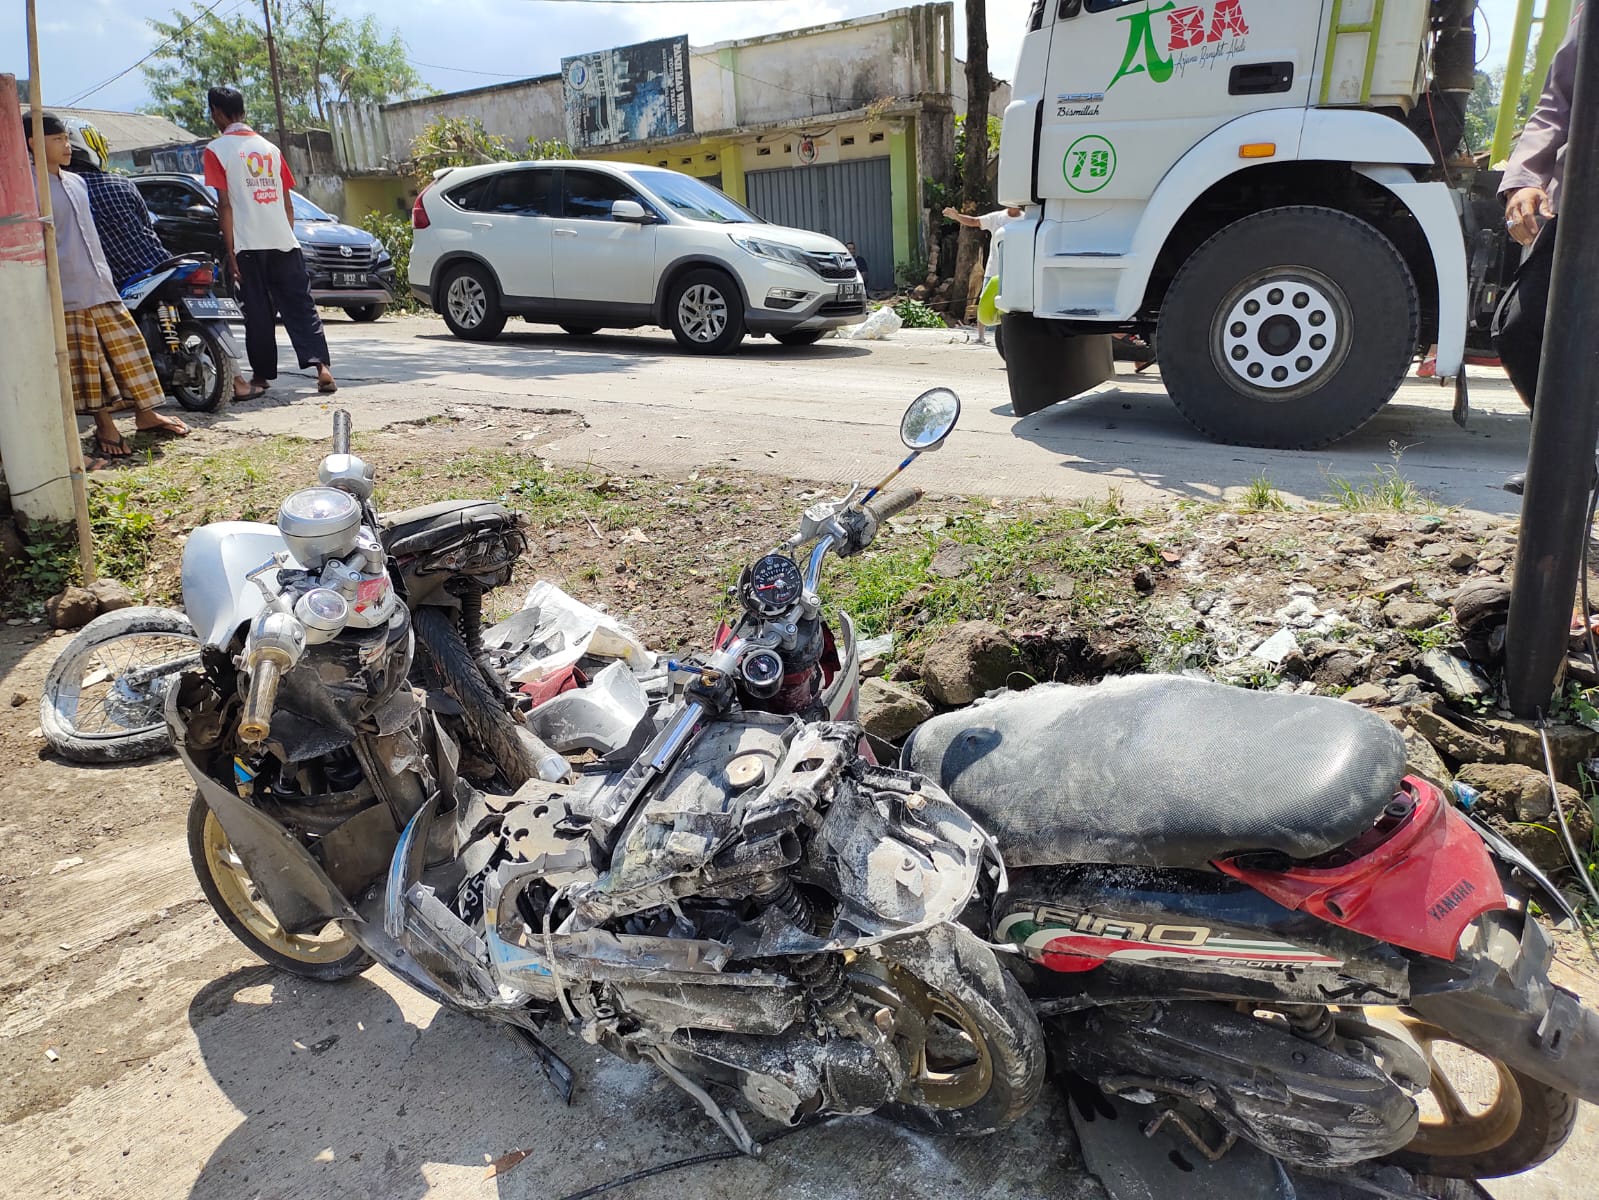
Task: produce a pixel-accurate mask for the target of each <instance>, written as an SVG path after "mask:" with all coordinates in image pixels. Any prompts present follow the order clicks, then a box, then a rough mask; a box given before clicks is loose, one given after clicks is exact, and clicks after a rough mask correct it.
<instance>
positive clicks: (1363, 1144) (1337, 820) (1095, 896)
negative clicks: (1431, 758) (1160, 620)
mask: <svg viewBox="0 0 1599 1200" xmlns="http://www.w3.org/2000/svg"><path fill="white" fill-rule="evenodd" d="M901 763H902V765H903V766H905V767H906V768H907V769H909V770H911V771H914V772H918V773H922V774H925V775H927V776H928V777H929V778H930V779H933V780H936V781H937V782H938V784H939V785H940V786H941V787H942V788H944V790H945V791H946V792H947V793H948V794H949V795H950V797H951V798H952V799H953V800H954V801H955V803H956V804H958V805H960V806H961V808H962V809H964V810H965V811H967V812H969V813H971V814H973V815H974V816H975V817H976V818H977V820H978V821H979V822H981V823H982V824H983V825H984V826H985V827H986V828H987V829H988V830H989V831H990V833H991V834H992V835H993V836H994V837H995V839H996V840H997V842H998V843H999V847H1000V851H1001V853H1002V854H1003V856H1004V859H1005V862H1006V864H1007V866H1008V867H1009V869H1010V875H1009V878H1008V884H1007V883H1004V882H1002V883H1001V884H1000V885H997V886H995V887H994V888H991V889H990V890H989V892H988V894H987V895H986V896H985V901H986V903H987V904H988V906H989V921H990V923H991V927H992V929H993V932H994V936H995V938H996V940H998V941H1003V942H1010V943H1012V944H1014V945H1016V946H1017V947H1018V948H1019V950H1020V951H1021V952H1022V955H1023V959H1022V961H1021V963H1020V964H1018V965H1019V970H1018V974H1019V975H1020V976H1021V978H1022V979H1023V980H1024V982H1025V985H1026V988H1027V991H1028V993H1029V995H1030V996H1031V997H1032V998H1033V999H1034V1001H1035V1002H1036V1003H1037V1006H1038V1011H1039V1012H1040V1014H1041V1015H1042V1016H1044V1017H1046V1018H1047V1019H1048V1032H1049V1033H1050V1035H1051V1038H1050V1044H1051V1048H1052V1051H1053V1053H1054V1054H1056V1055H1057V1056H1058V1058H1059V1060H1060V1063H1061V1064H1062V1066H1064V1067H1065V1068H1066V1069H1067V1070H1069V1071H1071V1072H1073V1073H1075V1074H1076V1075H1078V1076H1081V1077H1083V1078H1085V1079H1087V1080H1089V1081H1091V1084H1092V1085H1097V1086H1098V1087H1099V1088H1100V1089H1103V1091H1104V1092H1106V1093H1108V1094H1109V1095H1112V1096H1119V1097H1122V1098H1123V1099H1126V1100H1130V1101H1132V1102H1134V1103H1136V1104H1139V1105H1144V1106H1147V1107H1148V1109H1149V1112H1150V1115H1151V1125H1152V1126H1153V1127H1160V1126H1164V1125H1170V1126H1171V1127H1172V1128H1173V1129H1174V1130H1176V1131H1180V1132H1181V1133H1182V1134H1183V1135H1186V1136H1187V1137H1188V1138H1189V1139H1190V1140H1191V1141H1192V1142H1193V1143H1194V1145H1195V1147H1196V1148H1197V1149H1198V1150H1199V1151H1200V1152H1201V1153H1202V1154H1204V1155H1206V1156H1207V1157H1211V1158H1214V1157H1216V1156H1217V1155H1219V1154H1220V1153H1222V1152H1223V1151H1225V1150H1226V1148H1227V1147H1228V1146H1230V1145H1231V1144H1232V1143H1233V1142H1234V1141H1235V1140H1238V1139H1241V1140H1243V1141H1246V1142H1251V1143H1253V1144H1255V1145H1256V1146H1259V1147H1261V1148H1262V1149H1264V1150H1266V1151H1267V1152H1268V1153H1270V1154H1272V1155H1275V1156H1276V1157H1278V1158H1281V1159H1284V1160H1287V1161H1288V1162H1290V1163H1298V1164H1303V1165H1308V1166H1312V1167H1321V1168H1326V1167H1336V1166H1340V1165H1346V1164H1353V1163H1358V1162H1362V1161H1367V1160H1373V1159H1384V1158H1386V1159H1388V1160H1390V1161H1394V1162H1397V1163H1399V1164H1400V1165H1402V1166H1405V1167H1408V1168H1410V1169H1412V1170H1415V1171H1418V1172H1420V1173H1422V1174H1426V1175H1436V1176H1445V1177H1455V1178H1488V1177H1494V1176H1500V1175H1509V1174H1514V1173H1516V1172H1520V1171H1524V1170H1527V1169H1528V1168H1530V1167H1532V1166H1534V1165H1536V1164H1537V1163H1539V1162H1542V1161H1543V1160H1545V1159H1547V1158H1548V1157H1550V1156H1551V1155H1553V1154H1554V1153H1555V1152H1556V1151H1557V1150H1558V1149H1559V1148H1560V1146H1561V1145H1562V1143H1564V1142H1565V1140H1566V1139H1567V1137H1568V1136H1569V1135H1570V1134H1571V1131H1572V1127H1573V1124H1574V1123H1575V1120H1576V1116H1577V1099H1578V1098H1581V1099H1585V1100H1589V1101H1599V1014H1595V1013H1594V1012H1593V1011H1592V1010H1590V1009H1587V1008H1584V1007H1583V1006H1582V1004H1581V1003H1580V1002H1579V1001H1578V999H1577V997H1575V996H1574V995H1572V994H1571V993H1570V992H1568V991H1566V990H1564V989H1562V988H1559V987H1556V986H1555V985H1553V984H1552V983H1550V981H1549V976H1548V968H1549V963H1550V957H1551V946H1550V940H1549V936H1548V935H1547V934H1546V933H1545V932H1544V929H1543V927H1542V926H1541V925H1540V924H1539V922H1538V921H1537V920H1536V919H1534V917H1533V915H1532V914H1533V912H1534V910H1535V908H1542V910H1543V911H1545V912H1547V913H1551V914H1564V915H1566V916H1567V917H1570V918H1571V919H1572V920H1573V921H1575V919H1576V918H1575V914H1573V913H1572V911H1571V909H1570V906H1569V905H1568V904H1567V902H1566V900H1565V899H1564V897H1562V896H1561V894H1560V892H1559V891H1558V890H1557V889H1556V888H1555V887H1554V886H1553V885H1552V884H1550V882H1549V881H1548V880H1547V879H1546V878H1545V877H1544V876H1543V875H1542V874H1540V873H1539V871H1538V870H1537V868H1536V867H1534V866H1533V865H1532V863H1530V862H1529V861H1528V860H1527V859H1526V858H1525V857H1524V856H1523V855H1522V854H1521V853H1519V852H1518V851H1517V850H1516V849H1515V848H1514V847H1512V846H1511V845H1509V844H1508V843H1507V842H1505V841H1504V840H1502V839H1501V838H1499V837H1498V836H1497V835H1495V834H1494V833H1492V832H1491V831H1490V830H1489V829H1487V828H1486V827H1485V826H1483V825H1480V824H1478V823H1477V822H1475V821H1474V820H1472V819H1471V818H1470V817H1469V816H1468V815H1466V814H1465V813H1462V812H1461V811H1460V810H1458V809H1456V808H1454V807H1452V806H1451V805H1450V804H1449V803H1448V802H1447V801H1446V800H1445V798H1444V797H1443V795H1442V794H1441V793H1440V792H1439V790H1438V789H1437V788H1435V787H1434V786H1433V785H1431V784H1429V783H1427V782H1426V781H1424V780H1422V779H1418V778H1416V777H1414V776H1407V775H1405V773H1404V768H1405V746H1404V743H1403V741H1402V740H1401V739H1400V737H1399V735H1398V734H1397V733H1396V732H1395V731H1394V729H1393V728H1392V727H1391V726H1389V725H1388V724H1387V722H1385V721H1383V720H1382V719H1381V718H1380V717H1378V716H1376V715H1375V714H1373V713H1370V712H1367V711H1366V710H1363V709H1360V708H1357V707H1355V706H1354V705H1351V704H1346V703H1344V702H1342V701H1338V700H1331V699H1325V698H1315V697H1304V696H1282V695H1276V694H1268V693H1257V692H1250V691H1245V690H1241V689H1236V688H1230V687H1226V686H1223V685H1220V684H1215V683H1210V682H1206V681H1199V680H1193V679H1186V678H1167V677H1159V676H1140V677H1132V678H1127V679H1120V680H1115V681H1111V682H1106V683H1103V684H1100V685H1097V686H1094V687H1065V686H1055V685H1052V686H1046V687H1041V688H1034V689H1032V690H1030V691H1027V692H1025V693H1012V694H1008V695H1005V696H1003V697H1001V698H998V699H995V700H991V701H988V702H983V703H980V704H979V705H978V706H977V707H975V708H971V709H965V710H962V711H960V712H956V713H951V714H948V715H946V716H942V717H937V718H934V719H933V720H932V721H930V722H928V723H927V724H925V725H923V726H922V727H921V728H920V729H919V730H917V731H916V732H915V733H914V734H913V735H912V737H911V739H910V741H909V742H908V743H907V745H906V746H905V749H904V753H903V755H902V758H901ZM1013 963H1014V960H1013ZM1473 1071H1475V1076H1473V1074H1472V1073H1473ZM1463 1080H1470V1081H1472V1082H1474V1083H1475V1084H1476V1086H1477V1088H1478V1089H1479V1091H1480V1089H1481V1087H1482V1085H1483V1083H1485V1082H1487V1081H1496V1089H1497V1090H1496V1095H1495V1096H1494V1098H1493V1099H1492V1101H1491V1103H1486V1105H1485V1104H1484V1103H1475V1104H1474V1103H1468V1102H1467V1101H1466V1100H1464V1099H1462V1092H1463V1091H1464V1090H1465V1084H1464V1082H1462V1081H1463ZM1479 1098H1480V1099H1483V1100H1484V1101H1485V1100H1486V1098H1485V1097H1479ZM1146 1128H1148V1127H1146ZM1150 1131H1151V1132H1153V1129H1150Z"/></svg>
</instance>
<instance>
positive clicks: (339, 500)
mask: <svg viewBox="0 0 1599 1200" xmlns="http://www.w3.org/2000/svg"><path fill="white" fill-rule="evenodd" d="M360 528H361V505H360V502H359V501H357V500H356V498H355V497H354V496H352V495H350V494H349V493H348V492H341V491H340V490H339V489H337V488H330V487H314V488H305V489H304V490H303V491H298V492H295V493H294V495H292V496H290V497H289V498H288V499H287V500H285V501H284V502H283V504H282V506H281V507H280V508H279V509H278V532H279V533H281V534H282V535H283V540H284V542H285V543H287V544H288V547H289V553H291V554H293V555H294V557H295V559H296V560H297V561H299V562H300V564H301V565H302V566H305V567H307V568H309V569H310V570H312V571H319V570H321V569H322V566H323V564H324V563H326V562H327V561H328V560H329V559H330V558H343V557H345V556H346V555H348V554H349V553H350V552H351V551H353V550H354V549H355V542H356V536H357V534H358V533H359V531H360Z"/></svg>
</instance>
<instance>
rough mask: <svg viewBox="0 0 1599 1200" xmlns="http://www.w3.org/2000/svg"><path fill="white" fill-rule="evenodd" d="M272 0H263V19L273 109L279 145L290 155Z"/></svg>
mask: <svg viewBox="0 0 1599 1200" xmlns="http://www.w3.org/2000/svg"><path fill="white" fill-rule="evenodd" d="M270 4H271V0H261V19H262V20H263V21H264V22H266V43H267V66H268V68H269V69H270V70H271V72H272V107H273V108H275V109H276V110H277V114H278V136H277V143H278V145H279V146H280V147H281V148H282V149H283V152H284V153H285V154H287V153H288V147H287V146H286V145H285V144H284V141H283V139H284V138H286V137H288V135H289V127H288V125H287V124H286V123H285V122H284V120H283V89H282V86H281V85H280V84H279V82H278V44H277V42H276V41H275V40H274V39H273V37H272V10H271V8H270V7H269V6H270Z"/></svg>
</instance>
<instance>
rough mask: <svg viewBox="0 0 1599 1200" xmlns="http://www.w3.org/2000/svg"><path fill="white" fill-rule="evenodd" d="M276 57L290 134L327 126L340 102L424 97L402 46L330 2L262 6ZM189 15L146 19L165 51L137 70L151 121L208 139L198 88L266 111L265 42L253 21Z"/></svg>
mask: <svg viewBox="0 0 1599 1200" xmlns="http://www.w3.org/2000/svg"><path fill="white" fill-rule="evenodd" d="M268 3H270V4H271V6H272V32H273V36H274V38H275V40H276V42H277V48H278V69H279V75H280V79H281V83H282V87H283V114H284V118H285V120H287V121H288V123H289V124H290V125H291V126H295V127H300V128H303V127H305V126H307V125H313V124H317V125H326V124H327V121H328V113H329V108H330V106H331V105H332V104H335V103H337V102H339V101H343V100H364V101H372V102H375V103H380V104H381V103H383V102H384V101H387V100H394V99H399V98H404V97H410V96H418V95H424V94H425V93H426V90H427V89H426V88H424V87H423V84H422V80H421V78H420V76H418V75H417V73H416V71H415V70H414V69H413V68H412V67H411V64H410V62H409V61H408V59H407V56H406V50H405V43H404V42H403V41H401V40H400V35H399V34H398V33H396V32H394V31H385V30H384V29H383V28H382V27H380V26H379V25H378V23H377V20H376V18H374V17H372V16H366V17H363V18H362V19H361V20H359V21H352V20H350V19H349V18H347V17H341V16H339V15H338V14H337V12H335V11H334V9H333V7H332V5H331V4H330V2H329V0H268ZM203 11H204V10H203V9H202V7H201V5H200V3H198V0H197V2H196V3H194V6H193V9H192V10H190V11H186V10H184V9H173V10H172V20H171V21H170V22H167V21H158V20H155V19H154V18H152V19H151V20H150V21H149V25H150V27H151V28H152V29H153V30H155V32H156V34H157V35H159V36H160V37H161V38H162V39H163V40H165V41H167V42H169V43H170V44H168V45H167V46H166V48H165V49H164V50H163V51H162V52H161V53H160V54H159V55H157V56H156V57H154V58H152V59H151V60H150V62H149V63H147V64H146V65H145V66H144V77H145V82H146V83H147V84H148V85H149V88H150V94H151V95H152V96H153V97H155V102H154V103H153V104H150V105H147V106H146V108H145V111H146V112H152V113H157V114H159V115H160V116H164V117H166V118H168V119H169V120H171V121H174V122H176V123H177V124H179V125H181V126H183V127H184V128H185V129H188V130H190V131H191V132H193V133H202V134H203V133H206V132H209V129H210V119H209V117H208V115H207V111H206V100H205V93H206V89H207V88H210V87H212V86H214V85H216V84H226V85H228V86H230V87H236V88H238V89H239V91H240V92H242V93H243V94H244V103H245V108H246V110H247V111H248V112H251V113H255V114H259V115H265V114H269V113H271V112H272V81H271V75H270V70H269V66H268V60H267V47H266V36H265V33H264V31H263V30H262V28H261V25H260V24H259V23H258V21H257V20H256V18H255V17H254V16H253V15H250V14H248V13H245V12H241V13H239V14H238V15H235V16H232V17H228V18H225V19H224V18H219V17H217V16H214V15H205V16H201V13H202V12H203Z"/></svg>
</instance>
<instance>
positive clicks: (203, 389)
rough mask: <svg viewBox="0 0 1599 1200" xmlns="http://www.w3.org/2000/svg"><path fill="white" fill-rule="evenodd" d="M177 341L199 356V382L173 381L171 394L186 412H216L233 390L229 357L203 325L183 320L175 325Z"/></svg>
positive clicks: (231, 367) (187, 351) (231, 366)
mask: <svg viewBox="0 0 1599 1200" xmlns="http://www.w3.org/2000/svg"><path fill="white" fill-rule="evenodd" d="M178 344H179V345H180V346H182V347H183V349H184V351H185V353H187V354H191V355H193V356H195V357H197V358H198V359H199V361H200V377H201V380H202V383H201V385H200V386H199V387H197V388H191V387H188V386H186V385H184V384H180V383H177V382H174V383H173V385H172V394H173V395H174V396H176V397H177V399H178V403H179V404H181V405H183V407H184V408H186V409H188V410H189V411H190V412H216V410H217V409H219V408H221V407H222V402H223V401H224V400H226V399H227V398H228V395H229V393H230V392H232V390H233V360H232V359H231V358H230V357H229V356H228V352H227V350H226V349H224V348H223V345H222V339H221V338H219V337H217V335H216V334H214V333H212V332H211V331H210V330H209V329H207V328H206V327H205V326H204V325H199V324H196V323H195V322H193V321H185V322H184V323H183V324H181V325H179V326H178Z"/></svg>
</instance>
